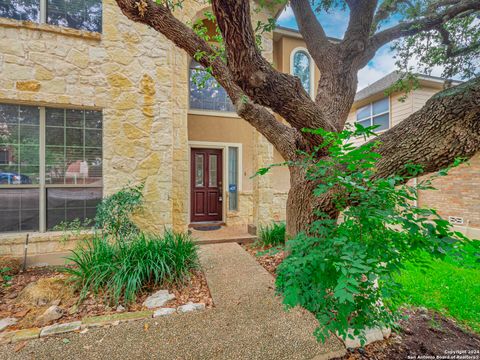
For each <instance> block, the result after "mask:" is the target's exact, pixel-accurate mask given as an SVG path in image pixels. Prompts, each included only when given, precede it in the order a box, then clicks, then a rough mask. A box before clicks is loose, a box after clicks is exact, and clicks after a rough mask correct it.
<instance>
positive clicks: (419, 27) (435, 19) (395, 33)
mask: <svg viewBox="0 0 480 360" xmlns="http://www.w3.org/2000/svg"><path fill="white" fill-rule="evenodd" d="M452 2H455V3H456V4H455V5H452V6H449V7H446V8H445V9H444V10H443V11H433V12H429V13H428V14H426V15H425V16H424V17H421V18H419V19H417V20H412V21H408V22H403V23H400V24H398V25H395V26H393V27H390V28H388V29H385V30H383V31H380V32H378V33H376V34H375V35H373V36H372V37H371V38H370V41H369V45H368V50H369V52H370V53H372V52H373V53H372V54H375V51H376V50H377V49H379V48H380V47H382V46H383V45H385V44H387V43H389V42H391V41H393V40H395V39H399V38H402V37H405V36H412V35H415V34H418V33H419V32H422V31H428V30H432V29H435V28H437V27H438V26H440V25H442V24H445V23H446V22H448V21H450V20H452V19H453V18H455V17H458V16H461V15H462V14H463V13H471V11H472V10H474V11H479V10H480V1H478V0H463V1H462V0H457V1H452ZM449 3H451V2H449ZM437 5H439V4H437ZM439 6H440V5H439ZM372 56H373V55H372Z"/></svg>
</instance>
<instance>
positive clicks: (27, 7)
mask: <svg viewBox="0 0 480 360" xmlns="http://www.w3.org/2000/svg"><path fill="white" fill-rule="evenodd" d="M0 17H6V18H10V19H15V20H28V21H32V22H39V20H40V0H0Z"/></svg>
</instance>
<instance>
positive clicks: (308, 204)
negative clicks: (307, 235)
mask: <svg viewBox="0 0 480 360" xmlns="http://www.w3.org/2000/svg"><path fill="white" fill-rule="evenodd" d="M316 186H317V183H316V182H314V181H311V180H307V179H305V172H304V171H303V170H302V169H301V168H299V167H291V168H290V191H289V192H288V198H287V235H288V236H289V237H292V236H295V235H296V234H297V233H299V232H301V231H304V230H306V228H307V227H308V225H309V224H310V223H311V222H312V221H314V220H315V219H316V218H317V217H318V216H317V214H318V213H317V212H318V211H322V212H323V213H326V214H327V215H328V216H329V217H330V218H332V219H336V218H337V217H338V214H339V212H338V210H337V209H336V207H335V204H334V203H333V194H332V193H329V194H325V195H324V196H320V197H317V196H314V195H313V190H314V189H315V187H316Z"/></svg>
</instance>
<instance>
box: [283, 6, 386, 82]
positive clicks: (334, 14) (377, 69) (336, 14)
mask: <svg viewBox="0 0 480 360" xmlns="http://www.w3.org/2000/svg"><path fill="white" fill-rule="evenodd" d="M317 16H318V18H319V20H320V23H321V24H322V26H323V28H324V29H325V32H326V33H327V35H328V36H331V37H335V38H342V37H343V34H344V33H345V30H346V29H347V25H348V16H349V14H348V11H340V10H332V11H330V13H328V14H326V13H325V12H322V13H321V14H318V15H317ZM278 25H279V26H284V27H288V28H290V29H298V27H297V23H296V21H295V16H294V14H293V11H292V9H291V8H290V7H287V8H285V10H284V11H283V12H282V13H281V14H280V17H279V18H278ZM393 70H395V59H394V58H393V52H392V51H391V50H390V45H386V46H384V47H382V48H380V49H379V50H378V51H377V54H376V55H375V57H374V58H373V59H372V60H371V61H370V62H369V63H368V65H367V66H365V67H364V68H363V69H361V70H360V71H359V73H358V90H361V89H363V88H364V87H366V86H368V85H370V84H372V83H374V82H375V81H377V80H378V79H380V78H382V77H383V76H385V75H387V74H388V73H390V72H392V71H393Z"/></svg>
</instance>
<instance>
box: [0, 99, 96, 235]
mask: <svg viewBox="0 0 480 360" xmlns="http://www.w3.org/2000/svg"><path fill="white" fill-rule="evenodd" d="M0 105H26V106H33V107H38V109H39V155H38V156H39V182H38V184H14V185H8V184H0V191H1V190H2V189H12V190H13V189H38V190H39V200H38V202H39V229H38V230H35V231H30V232H34V233H45V232H49V231H51V230H47V190H48V189H49V188H101V189H102V194H103V190H104V180H103V179H104V174H103V171H102V178H101V182H100V183H85V184H47V183H46V162H45V161H46V159H45V158H46V129H47V125H46V109H47V108H58V109H77V110H84V111H85V110H93V111H101V112H102V147H101V148H102V166H103V160H104V154H103V150H104V142H103V137H104V136H103V135H104V129H103V110H102V109H92V108H71V107H70V108H68V107H61V106H36V105H29V104H18V103H13V102H3V101H2V102H0ZM21 232H24V231H21ZM14 233H18V232H16V231H12V232H0V236H1V235H3V234H14Z"/></svg>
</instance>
